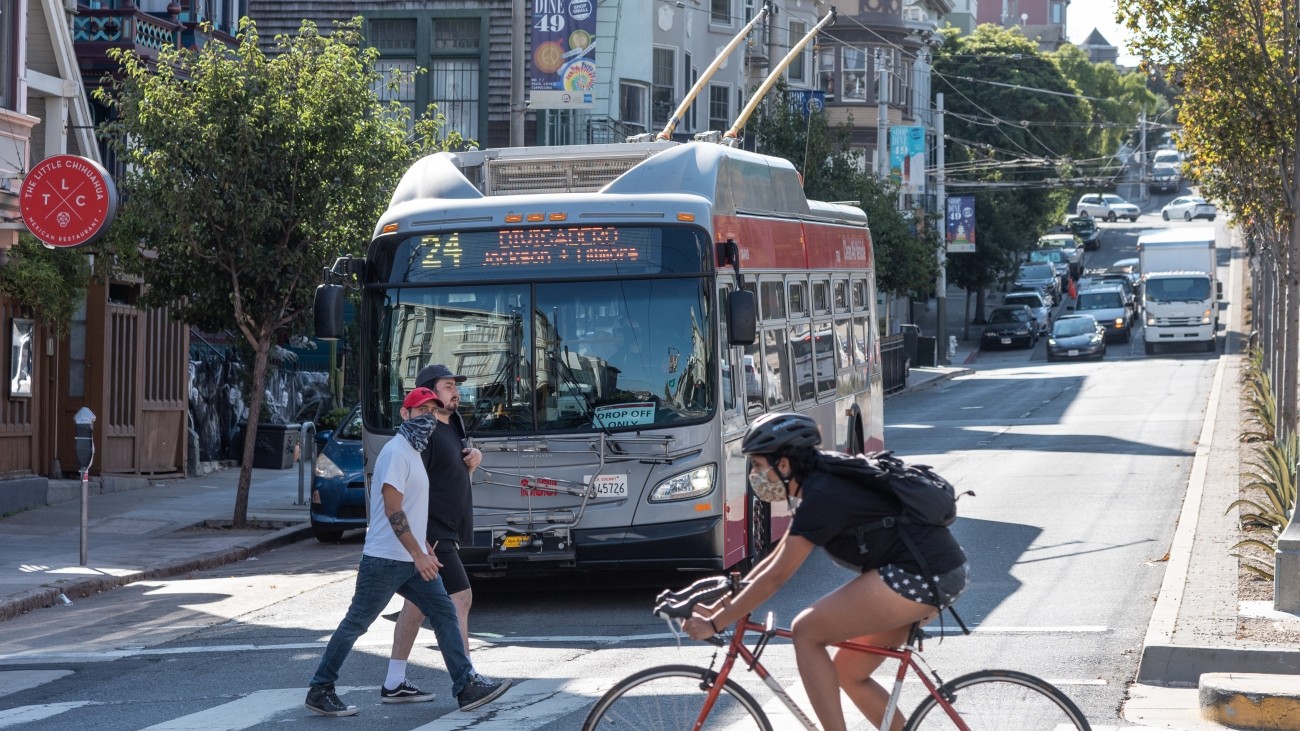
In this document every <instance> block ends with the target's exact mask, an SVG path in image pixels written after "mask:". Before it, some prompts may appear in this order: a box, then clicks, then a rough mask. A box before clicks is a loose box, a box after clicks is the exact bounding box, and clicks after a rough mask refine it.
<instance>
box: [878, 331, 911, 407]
mask: <svg viewBox="0 0 1300 731" xmlns="http://www.w3.org/2000/svg"><path fill="white" fill-rule="evenodd" d="M880 366H881V371H882V374H881V375H882V383H883V385H884V389H885V393H887V394H889V393H894V392H896V391H901V390H903V388H905V387H906V386H907V370H908V368H909V367H910V366H911V364H910V363H909V362H908V359H907V349H906V348H904V347H903V336H902V335H887V336H885V337H883V338H881V339H880Z"/></svg>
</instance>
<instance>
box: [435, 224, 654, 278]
mask: <svg viewBox="0 0 1300 731" xmlns="http://www.w3.org/2000/svg"><path fill="white" fill-rule="evenodd" d="M462 237H463V235H462V234H461V233H459V232H447V233H442V234H429V235H426V236H422V237H421V239H420V247H421V249H423V251H424V256H423V257H421V260H420V267H421V268H422V269H443V268H453V269H454V268H458V267H460V266H461V264H462V261H464V259H465V250H464V248H463V243H462ZM481 237H482V234H481V233H479V234H477V235H476V236H475V238H476V239H479V240H478V241H477V242H476V243H478V246H476V247H475V248H476V249H478V250H479V251H478V252H477V253H479V255H480V256H481V257H482V258H481V260H480V262H479V264H480V265H481V266H484V267H515V266H534V265H539V264H541V265H547V264H607V263H616V262H637V261H640V260H641V258H642V252H641V246H638V245H636V244H630V243H625V242H623V241H622V240H621V238H620V231H619V229H618V228H616V227H613V226H583V227H565V228H512V229H502V230H500V231H497V232H496V233H495V241H491V240H488V241H482V240H481Z"/></svg>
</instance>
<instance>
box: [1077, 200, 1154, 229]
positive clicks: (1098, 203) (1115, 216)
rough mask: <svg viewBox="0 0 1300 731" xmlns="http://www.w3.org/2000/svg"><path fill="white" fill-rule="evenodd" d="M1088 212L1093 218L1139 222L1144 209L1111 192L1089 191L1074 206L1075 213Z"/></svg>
mask: <svg viewBox="0 0 1300 731" xmlns="http://www.w3.org/2000/svg"><path fill="white" fill-rule="evenodd" d="M1084 211H1087V212H1088V215H1089V216H1092V217H1093V218H1100V219H1103V220H1106V221H1110V222H1111V223H1114V222H1115V221H1117V220H1119V219H1121V218H1127V219H1128V220H1130V221H1133V222H1137V220H1138V216H1140V215H1142V209H1141V208H1138V207H1137V206H1135V205H1133V204H1132V203H1129V202H1128V201H1126V200H1124V199H1123V198H1120V197H1119V196H1117V195H1113V194H1111V193H1089V194H1088V195H1085V196H1083V197H1082V198H1080V199H1079V202H1078V203H1077V204H1075V206H1074V212H1075V213H1079V214H1081V213H1083V212H1084Z"/></svg>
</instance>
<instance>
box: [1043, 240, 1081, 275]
mask: <svg viewBox="0 0 1300 731" xmlns="http://www.w3.org/2000/svg"><path fill="white" fill-rule="evenodd" d="M1038 248H1040V249H1060V250H1061V253H1063V254H1065V258H1066V259H1067V260H1068V261H1069V262H1070V276H1072V277H1074V278H1075V279H1078V278H1079V277H1081V276H1083V245H1082V243H1081V242H1080V241H1079V239H1078V237H1076V236H1075V235H1074V233H1073V232H1071V231H1068V230H1066V231H1057V232H1056V233H1050V234H1044V235H1043V236H1040V237H1039V238H1038Z"/></svg>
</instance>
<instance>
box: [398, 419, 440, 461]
mask: <svg viewBox="0 0 1300 731" xmlns="http://www.w3.org/2000/svg"><path fill="white" fill-rule="evenodd" d="M436 423H437V422H436V421H435V420H434V418H433V414H425V415H423V416H417V417H415V418H414V419H407V420H406V421H403V422H402V425H401V426H400V427H398V429H397V433H398V434H400V435H401V436H403V437H406V441H408V442H410V443H411V447H413V448H414V449H415V451H417V452H423V451H424V448H425V446H427V445H428V444H429V436H430V435H432V434H433V427H434V425H435V424H436Z"/></svg>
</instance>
